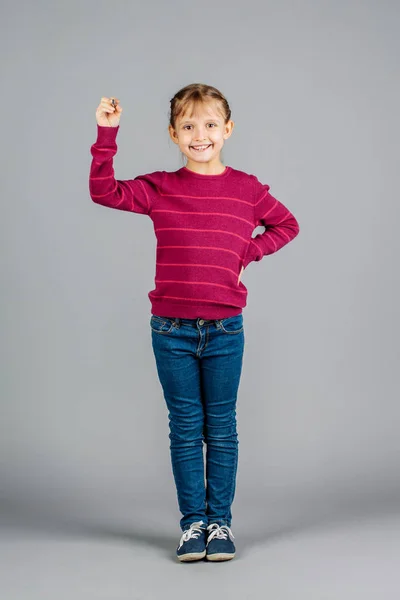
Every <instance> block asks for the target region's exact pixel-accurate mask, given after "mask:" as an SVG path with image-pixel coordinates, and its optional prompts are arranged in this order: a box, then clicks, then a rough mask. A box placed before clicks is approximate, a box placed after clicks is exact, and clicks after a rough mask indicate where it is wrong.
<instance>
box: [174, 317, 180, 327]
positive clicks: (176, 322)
mask: <svg viewBox="0 0 400 600" xmlns="http://www.w3.org/2000/svg"><path fill="white" fill-rule="evenodd" d="M174 326H175V327H176V328H177V329H179V327H180V326H181V320H180V318H178V317H175V320H174Z"/></svg>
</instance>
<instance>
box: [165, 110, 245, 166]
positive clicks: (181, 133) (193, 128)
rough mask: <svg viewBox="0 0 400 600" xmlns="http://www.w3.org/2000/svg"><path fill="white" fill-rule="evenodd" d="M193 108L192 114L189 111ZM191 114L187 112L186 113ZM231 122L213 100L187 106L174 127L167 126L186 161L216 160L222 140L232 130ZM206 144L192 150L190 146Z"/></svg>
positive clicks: (226, 137) (212, 161) (216, 161)
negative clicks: (225, 121)
mask: <svg viewBox="0 0 400 600" xmlns="http://www.w3.org/2000/svg"><path fill="white" fill-rule="evenodd" d="M192 111H193V114H192V115H191V113H192ZM189 115H191V116H189ZM233 126H234V123H233V121H228V123H226V124H225V123H224V119H223V117H222V116H221V114H220V113H219V112H218V110H217V106H216V104H215V103H214V102H207V103H206V104H197V105H196V106H195V107H192V106H189V107H188V110H187V112H186V113H185V114H183V115H180V117H178V119H177V121H176V124H175V127H176V129H175V130H174V129H173V128H172V127H171V126H170V127H169V133H170V136H171V139H172V140H173V141H174V142H175V144H178V146H179V149H180V150H181V152H183V154H185V156H186V157H187V159H188V165H189V164H190V163H212V164H213V165H214V164H220V163H221V161H220V157H219V156H220V152H221V150H222V147H223V145H224V142H225V140H226V139H228V137H229V136H230V135H231V133H232V129H233ZM201 145H206V146H208V148H206V149H205V150H200V151H199V150H195V149H194V146H201Z"/></svg>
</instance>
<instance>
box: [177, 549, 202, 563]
mask: <svg viewBox="0 0 400 600" xmlns="http://www.w3.org/2000/svg"><path fill="white" fill-rule="evenodd" d="M205 555H206V551H205V550H204V551H203V552H187V554H182V555H181V556H178V555H177V558H178V560H180V561H181V562H189V561H192V560H201V559H202V558H204V557H205Z"/></svg>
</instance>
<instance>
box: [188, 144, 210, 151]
mask: <svg viewBox="0 0 400 600" xmlns="http://www.w3.org/2000/svg"><path fill="white" fill-rule="evenodd" d="M209 146H211V144H207V146H192V148H193V150H197V151H199V152H201V151H202V150H205V149H206V148H208V147H209Z"/></svg>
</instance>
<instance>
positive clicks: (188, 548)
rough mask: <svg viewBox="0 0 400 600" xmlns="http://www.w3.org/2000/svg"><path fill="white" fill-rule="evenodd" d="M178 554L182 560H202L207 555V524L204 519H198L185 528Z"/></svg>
mask: <svg viewBox="0 0 400 600" xmlns="http://www.w3.org/2000/svg"><path fill="white" fill-rule="evenodd" d="M202 526H203V527H202ZM176 555H177V557H178V560H181V561H190V560H200V559H202V558H204V557H205V555H206V526H205V523H204V521H196V522H195V523H192V524H191V525H190V527H189V528H188V529H186V530H184V532H183V535H182V537H181V539H180V542H179V546H178V548H177V549H176Z"/></svg>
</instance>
